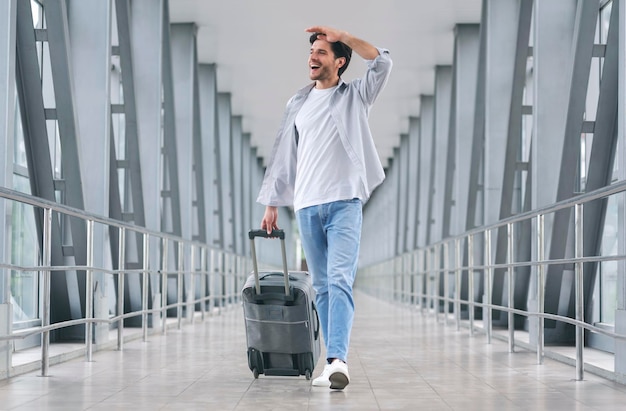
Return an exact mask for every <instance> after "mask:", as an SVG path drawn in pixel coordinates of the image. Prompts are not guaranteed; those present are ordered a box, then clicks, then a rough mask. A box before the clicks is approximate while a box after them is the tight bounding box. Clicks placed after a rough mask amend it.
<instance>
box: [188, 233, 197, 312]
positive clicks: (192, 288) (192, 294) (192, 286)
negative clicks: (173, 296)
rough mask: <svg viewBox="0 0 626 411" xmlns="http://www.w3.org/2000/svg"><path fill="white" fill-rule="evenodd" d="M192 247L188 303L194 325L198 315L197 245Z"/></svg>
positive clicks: (191, 245)
mask: <svg viewBox="0 0 626 411" xmlns="http://www.w3.org/2000/svg"><path fill="white" fill-rule="evenodd" d="M190 247H191V251H190V253H191V255H190V256H189V259H190V263H189V265H190V267H189V279H190V281H189V291H188V292H187V295H188V297H187V298H188V300H189V301H187V310H189V311H188V313H187V316H188V317H189V322H190V323H191V324H193V317H194V316H195V314H196V246H195V244H190Z"/></svg>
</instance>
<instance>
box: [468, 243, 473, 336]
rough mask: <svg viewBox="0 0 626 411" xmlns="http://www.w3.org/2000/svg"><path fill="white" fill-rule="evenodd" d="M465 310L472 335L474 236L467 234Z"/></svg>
mask: <svg viewBox="0 0 626 411" xmlns="http://www.w3.org/2000/svg"><path fill="white" fill-rule="evenodd" d="M467 273H468V281H467V283H468V287H467V310H468V313H469V327H470V335H471V336H473V335H474V236H473V235H472V234H470V235H469V236H467Z"/></svg>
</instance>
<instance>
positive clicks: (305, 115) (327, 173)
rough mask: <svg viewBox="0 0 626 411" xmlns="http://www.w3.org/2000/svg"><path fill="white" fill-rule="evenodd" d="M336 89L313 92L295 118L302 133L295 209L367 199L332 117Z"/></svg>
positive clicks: (299, 141)
mask: <svg viewBox="0 0 626 411" xmlns="http://www.w3.org/2000/svg"><path fill="white" fill-rule="evenodd" d="M335 89H336V87H331V88H327V89H316V88H313V89H311V92H310V93H309V95H308V96H307V99H306V101H305V102H304V105H303V106H302V108H301V109H300V111H299V112H298V115H297V116H296V128H297V130H298V134H299V140H298V160H297V169H296V181H295V196H294V209H295V210H296V211H297V210H300V209H302V208H305V207H310V206H314V205H319V204H325V203H330V202H332V201H339V200H349V199H352V198H360V199H361V200H362V199H363V198H364V197H365V195H364V188H363V184H362V183H361V181H360V178H359V176H358V172H357V170H356V167H355V166H354V164H353V163H352V161H350V158H349V157H348V154H347V153H346V151H345V149H344V147H343V144H342V143H341V139H340V137H339V133H338V132H337V127H336V126H335V123H334V121H333V119H332V117H331V115H330V104H329V103H330V98H331V96H332V94H333V92H334V91H335Z"/></svg>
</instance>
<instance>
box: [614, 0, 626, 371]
mask: <svg viewBox="0 0 626 411" xmlns="http://www.w3.org/2000/svg"><path fill="white" fill-rule="evenodd" d="M616 5H619V41H618V45H619V51H618V56H619V58H618V91H617V99H618V102H617V112H618V113H621V115H619V116H618V119H617V138H618V140H619V144H618V147H620V150H619V152H618V161H619V173H620V175H619V179H620V180H626V117H625V116H624V113H626V0H613V7H615V6H616ZM618 198H619V216H618V222H619V224H618V227H619V229H618V233H619V237H618V249H619V251H618V253H619V254H620V255H624V254H626V198H625V195H624V194H622V195H620V196H619V197H618ZM618 272H619V273H621V274H622V275H618V276H617V310H616V312H615V331H616V332H617V333H618V334H621V335H626V276H624V275H623V273H624V272H626V262H625V261H624V260H619V261H618ZM615 373H616V374H617V375H618V376H619V377H620V378H621V382H624V381H626V341H616V342H615Z"/></svg>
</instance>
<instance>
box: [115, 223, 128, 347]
mask: <svg viewBox="0 0 626 411" xmlns="http://www.w3.org/2000/svg"><path fill="white" fill-rule="evenodd" d="M117 255H118V261H117V315H118V316H120V317H121V316H122V315H124V281H125V279H124V277H125V275H124V270H125V269H126V228H124V227H120V228H119V231H118V250H117ZM117 349H118V350H119V351H122V350H123V349H124V319H122V318H120V320H119V321H118V322H117Z"/></svg>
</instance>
